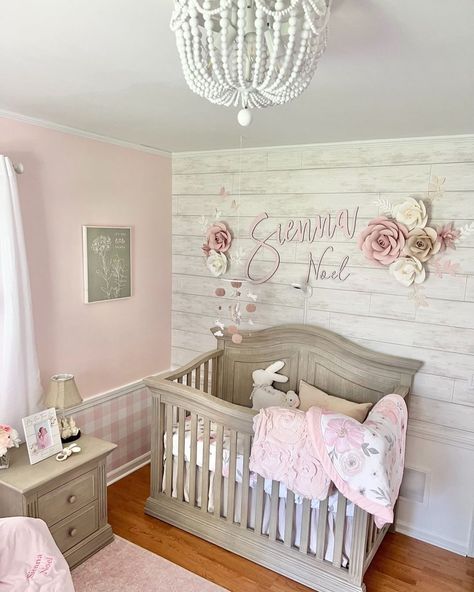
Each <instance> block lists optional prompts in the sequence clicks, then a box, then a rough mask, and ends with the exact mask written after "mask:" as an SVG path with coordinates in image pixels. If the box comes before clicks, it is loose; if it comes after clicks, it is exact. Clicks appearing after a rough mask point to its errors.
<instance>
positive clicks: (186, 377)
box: [152, 350, 224, 396]
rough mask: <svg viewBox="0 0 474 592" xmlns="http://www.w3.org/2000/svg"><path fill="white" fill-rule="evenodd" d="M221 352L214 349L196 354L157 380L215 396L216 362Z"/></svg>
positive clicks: (222, 352) (221, 354)
mask: <svg viewBox="0 0 474 592" xmlns="http://www.w3.org/2000/svg"><path fill="white" fill-rule="evenodd" d="M223 354H224V351H223V350H214V351H211V352H208V353H206V354H203V355H202V356H198V357H197V358H195V359H194V360H191V362H189V363H188V364H186V365H185V366H181V368H179V369H178V370H174V371H171V372H166V373H164V374H161V375H160V376H159V380H168V381H169V382H177V383H179V384H184V385H186V386H190V387H192V388H195V389H197V390H199V391H201V392H204V393H209V394H211V395H213V396H216V394H217V377H218V362H219V358H221V357H222V356H223ZM152 380H153V379H152Z"/></svg>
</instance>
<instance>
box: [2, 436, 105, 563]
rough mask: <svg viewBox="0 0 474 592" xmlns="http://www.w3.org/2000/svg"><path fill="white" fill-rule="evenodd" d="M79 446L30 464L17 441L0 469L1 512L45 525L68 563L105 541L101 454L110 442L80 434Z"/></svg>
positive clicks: (82, 559) (24, 449)
mask: <svg viewBox="0 0 474 592" xmlns="http://www.w3.org/2000/svg"><path fill="white" fill-rule="evenodd" d="M77 444H78V446H80V447H81V448H82V452H80V453H79V454H73V455H72V456H70V457H69V458H68V459H67V460H66V461H64V462H58V461H57V460H56V458H55V456H52V457H50V458H48V459H46V460H43V461H41V462H39V463H38V464H35V465H30V463H29V460H28V451H27V449H26V446H25V445H24V444H22V445H21V446H20V448H18V449H15V448H13V449H11V450H10V468H8V469H6V470H3V471H0V517H5V516H31V517H33V518H41V519H43V520H44V521H45V522H46V524H47V525H48V527H49V529H50V531H51V534H52V535H53V537H54V540H55V541H56V544H57V545H58V547H59V549H60V550H61V552H62V553H63V555H64V557H65V558H66V560H67V562H68V563H69V565H70V567H74V566H76V565H78V564H79V563H81V562H82V561H84V560H85V559H87V558H88V557H89V556H90V555H93V554H94V553H95V552H96V551H98V550H99V549H101V548H102V547H104V546H105V545H107V544H108V543H110V542H111V541H112V539H113V533H112V528H111V526H110V524H108V523H107V484H106V479H105V460H106V458H107V455H108V454H110V452H112V450H114V448H116V445H115V444H112V443H111V442H106V441H105V440H99V438H93V437H92V436H81V438H80V439H79V440H77Z"/></svg>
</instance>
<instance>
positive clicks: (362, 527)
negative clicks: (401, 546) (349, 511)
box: [349, 506, 369, 585]
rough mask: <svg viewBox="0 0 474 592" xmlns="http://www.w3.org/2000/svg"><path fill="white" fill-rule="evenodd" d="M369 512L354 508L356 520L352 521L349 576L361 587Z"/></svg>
mask: <svg viewBox="0 0 474 592" xmlns="http://www.w3.org/2000/svg"><path fill="white" fill-rule="evenodd" d="M368 517H369V515H368V514H367V512H365V511H364V510H362V509H361V508H359V507H358V506H355V507H354V518H353V520H352V542H351V550H350V559H349V576H350V578H351V581H352V582H353V583H355V584H358V585H360V584H361V583H362V579H363V577H364V560H365V557H366V537H367V527H368V526H367V525H368V522H369V521H368Z"/></svg>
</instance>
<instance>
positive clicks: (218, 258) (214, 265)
mask: <svg viewBox="0 0 474 592" xmlns="http://www.w3.org/2000/svg"><path fill="white" fill-rule="evenodd" d="M206 266H207V269H208V270H209V271H210V272H211V273H212V275H213V276H215V277H219V276H220V275H223V274H224V273H225V272H226V271H227V257H226V256H225V255H224V253H218V252H217V251H214V250H213V249H212V250H211V251H209V256H208V258H207V259H206Z"/></svg>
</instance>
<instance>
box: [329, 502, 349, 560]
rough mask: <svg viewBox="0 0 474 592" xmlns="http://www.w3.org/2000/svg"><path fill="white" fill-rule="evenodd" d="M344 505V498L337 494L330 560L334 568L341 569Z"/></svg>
mask: <svg viewBox="0 0 474 592" xmlns="http://www.w3.org/2000/svg"><path fill="white" fill-rule="evenodd" d="M346 504H347V500H346V498H345V497H344V496H343V495H342V493H340V492H338V494H337V513H336V524H335V527H334V555H333V560H332V564H333V565H334V566H335V567H341V561H342V543H343V541H344V530H345V528H344V526H345V523H346Z"/></svg>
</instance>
